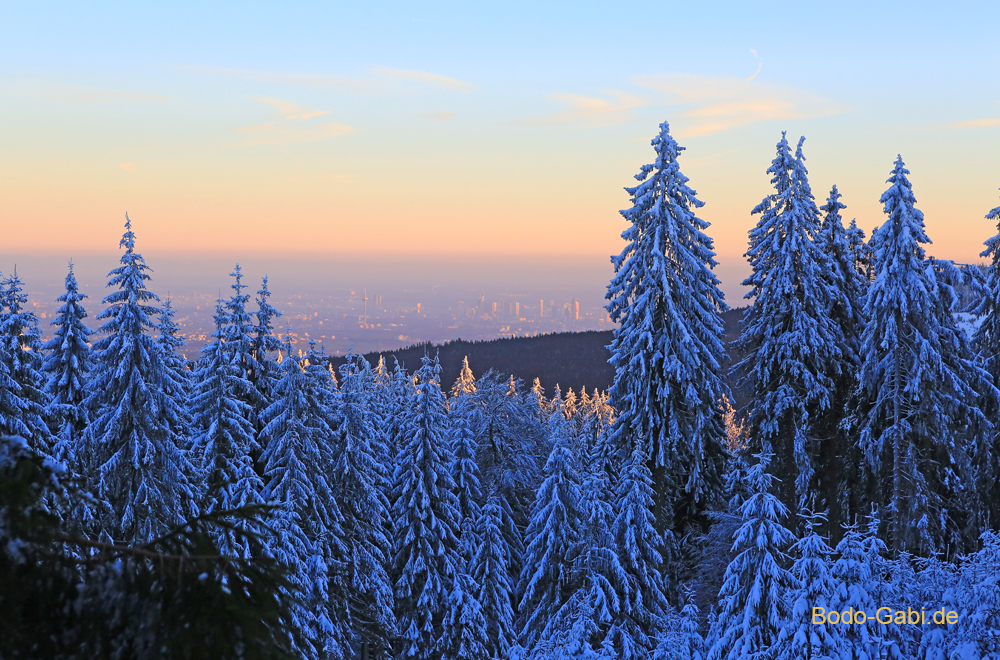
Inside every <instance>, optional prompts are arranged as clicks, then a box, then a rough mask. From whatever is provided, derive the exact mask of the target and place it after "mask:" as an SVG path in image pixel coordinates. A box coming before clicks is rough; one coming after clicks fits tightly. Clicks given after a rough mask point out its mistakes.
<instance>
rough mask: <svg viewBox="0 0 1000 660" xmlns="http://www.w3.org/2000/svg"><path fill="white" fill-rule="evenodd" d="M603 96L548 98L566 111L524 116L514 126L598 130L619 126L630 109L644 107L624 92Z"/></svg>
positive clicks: (642, 102)
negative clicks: (563, 106) (547, 126)
mask: <svg viewBox="0 0 1000 660" xmlns="http://www.w3.org/2000/svg"><path fill="white" fill-rule="evenodd" d="M604 94H605V95H606V96H607V97H609V98H602V97H599V96H584V95H582V94H552V95H550V96H549V98H550V99H552V100H553V101H558V102H560V103H564V104H566V105H568V106H569V107H570V109H569V110H567V111H565V112H557V113H555V114H551V115H542V116H540V117H528V118H527V119H522V120H520V121H518V122H517V123H518V124H528V125H535V126H546V125H565V126H577V127H585V128H601V127H604V126H614V125H616V124H623V123H625V122H627V121H628V120H629V119H630V118H631V115H630V113H629V111H630V110H632V109H634V108H641V107H642V106H644V105H648V103H647V101H646V100H644V99H642V98H640V97H638V96H635V95H633V94H627V93H625V92H604Z"/></svg>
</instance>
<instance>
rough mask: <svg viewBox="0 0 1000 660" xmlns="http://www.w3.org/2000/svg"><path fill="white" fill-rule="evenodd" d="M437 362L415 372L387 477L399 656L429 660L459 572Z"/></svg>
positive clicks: (454, 501) (455, 511)
mask: <svg viewBox="0 0 1000 660" xmlns="http://www.w3.org/2000/svg"><path fill="white" fill-rule="evenodd" d="M439 373H440V366H439V365H438V364H437V360H434V361H433V362H432V361H431V360H430V358H428V357H426V356H425V357H424V358H423V365H422V366H421V368H420V370H419V371H418V372H417V384H416V387H417V391H416V394H415V395H414V396H413V397H412V398H411V399H410V406H409V410H408V414H407V419H406V425H405V427H404V429H403V432H402V440H403V442H404V444H403V446H402V447H401V448H400V453H399V458H398V459H397V460H396V473H395V476H394V478H393V483H394V489H393V499H394V503H393V507H392V517H393V532H394V544H393V545H394V550H395V557H394V577H395V580H396V587H395V591H396V617H397V619H398V630H399V635H400V638H399V653H398V655H399V657H400V658H415V659H420V660H424V659H427V660H430V659H431V658H436V657H437V648H438V643H439V640H440V639H441V634H442V631H443V626H444V622H445V617H446V615H447V614H448V611H449V607H450V606H449V597H450V596H451V594H452V591H453V589H454V587H455V580H456V579H457V578H458V576H459V574H460V560H459V554H458V498H456V497H455V494H454V492H453V491H454V483H453V482H452V479H451V475H450V474H449V471H448V466H449V465H450V463H451V456H450V452H449V451H448V446H447V440H446V437H445V433H446V430H447V417H446V413H445V408H444V394H443V393H442V392H441V384H440V382H439Z"/></svg>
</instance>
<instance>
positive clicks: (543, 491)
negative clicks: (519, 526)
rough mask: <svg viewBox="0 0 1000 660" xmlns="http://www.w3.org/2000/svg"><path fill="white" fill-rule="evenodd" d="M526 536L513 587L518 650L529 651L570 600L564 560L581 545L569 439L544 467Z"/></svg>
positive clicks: (559, 444)
mask: <svg viewBox="0 0 1000 660" xmlns="http://www.w3.org/2000/svg"><path fill="white" fill-rule="evenodd" d="M544 474H545V480H544V481H543V482H542V485H541V486H540V487H539V489H538V494H537V495H536V497H535V504H534V506H533V507H532V509H531V519H530V521H529V522H528V528H527V530H526V531H525V536H524V541H525V550H524V564H523V565H524V568H523V570H522V572H521V579H520V583H519V585H518V593H519V594H520V595H521V596H520V603H519V605H518V611H519V612H520V618H519V621H518V628H519V629H520V637H521V640H522V644H523V645H524V646H525V647H526V648H529V649H530V648H531V647H532V646H534V645H535V644H536V643H537V642H538V641H539V638H541V637H543V636H544V635H545V633H546V632H547V631H548V629H549V624H550V622H551V620H552V618H553V617H554V616H555V614H556V613H557V612H558V611H559V610H560V608H562V607H563V606H564V605H566V603H567V602H568V600H569V598H570V596H571V595H572V590H571V588H570V584H571V582H572V578H571V577H570V575H569V573H570V564H569V560H570V557H571V553H572V552H573V551H574V549H575V548H576V547H577V544H578V543H579V542H580V540H581V524H582V521H581V515H580V476H579V473H578V471H577V467H576V457H575V456H574V455H573V452H572V450H571V448H570V443H569V439H568V438H567V437H566V436H565V435H560V436H559V437H557V438H556V440H555V446H554V447H553V448H552V452H551V453H550V454H549V459H548V461H547V462H546V464H545V471H544Z"/></svg>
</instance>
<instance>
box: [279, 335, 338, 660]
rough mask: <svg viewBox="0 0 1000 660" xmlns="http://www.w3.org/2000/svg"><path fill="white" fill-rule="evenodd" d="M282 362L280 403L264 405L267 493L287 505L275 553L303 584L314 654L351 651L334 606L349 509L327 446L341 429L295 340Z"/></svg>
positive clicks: (303, 611)
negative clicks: (338, 491) (332, 421)
mask: <svg viewBox="0 0 1000 660" xmlns="http://www.w3.org/2000/svg"><path fill="white" fill-rule="evenodd" d="M285 350H286V355H285V356H284V360H283V361H282V363H281V372H280V376H281V377H280V380H278V382H277V384H276V385H275V388H274V403H272V404H271V405H270V406H268V408H267V410H265V411H264V414H263V420H264V422H265V426H264V438H265V440H266V448H265V450H264V454H263V456H262V460H263V462H264V466H265V467H264V479H265V486H264V499H265V501H267V502H269V503H274V504H277V505H278V506H279V507H280V510H279V512H278V514H277V516H276V517H277V520H276V524H275V539H274V545H273V549H274V553H275V557H276V558H277V559H278V560H279V561H281V562H282V563H284V564H287V565H288V566H289V567H290V568H291V570H292V573H291V580H292V582H293V584H294V585H295V587H296V588H297V590H298V599H297V603H296V606H295V610H294V611H295V624H296V626H297V628H298V629H299V631H300V632H301V633H302V634H303V636H304V637H305V640H306V641H305V643H304V646H303V648H302V649H301V650H302V652H303V653H304V654H305V655H306V656H307V657H310V658H313V657H315V658H322V657H326V656H325V654H328V653H333V654H335V655H336V654H339V653H343V652H344V649H345V647H346V637H347V634H346V630H345V628H346V627H347V624H348V622H347V621H345V620H344V619H342V618H341V617H340V616H338V613H337V612H334V611H332V609H331V605H332V602H331V591H333V592H334V593H335V594H339V593H342V590H340V589H339V587H340V586H341V585H340V584H339V583H336V582H334V583H333V584H331V581H329V580H328V579H327V576H328V575H329V574H330V572H331V569H332V568H333V567H334V566H335V565H336V564H337V563H338V562H340V561H342V560H343V557H344V554H345V552H344V548H343V529H342V524H343V517H342V515H341V512H340V509H339V507H338V506H337V501H336V499H335V498H334V497H333V491H332V489H331V487H330V475H331V473H332V466H331V465H330V464H329V462H328V460H326V459H327V456H328V453H327V452H326V451H324V448H325V447H327V446H328V443H329V441H330V439H331V438H332V437H333V430H332V429H331V428H330V427H329V425H328V424H327V419H326V414H327V411H326V409H325V408H324V403H325V402H324V399H323V398H322V397H320V396H317V392H316V391H315V390H314V388H313V387H312V383H311V382H310V378H309V376H308V374H306V372H305V371H304V370H303V367H302V363H301V362H300V360H299V358H298V357H296V356H295V355H294V354H293V352H292V348H291V345H290V344H287V345H286V349H285Z"/></svg>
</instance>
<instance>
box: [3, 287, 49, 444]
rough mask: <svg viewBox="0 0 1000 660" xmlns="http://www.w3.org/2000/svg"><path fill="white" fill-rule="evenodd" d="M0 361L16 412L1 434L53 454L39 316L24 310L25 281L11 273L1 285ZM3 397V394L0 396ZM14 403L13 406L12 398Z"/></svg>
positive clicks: (26, 299)
mask: <svg viewBox="0 0 1000 660" xmlns="http://www.w3.org/2000/svg"><path fill="white" fill-rule="evenodd" d="M0 291H2V293H0V299H2V300H3V304H2V305H0V360H3V361H4V363H5V364H4V370H5V371H6V372H7V375H8V377H9V378H10V379H11V381H13V384H12V387H11V388H10V394H8V396H10V397H11V399H10V401H11V406H12V408H16V409H19V410H20V412H19V413H16V414H15V415H14V416H13V417H16V421H13V423H12V424H11V422H8V424H11V428H9V429H0V432H6V433H8V434H17V435H23V436H24V438H25V439H26V440H27V441H28V444H29V445H30V446H31V448H32V449H34V450H35V451H37V452H40V453H41V454H43V455H49V454H51V452H52V446H51V444H52V436H51V433H50V430H49V427H48V424H47V421H46V405H47V404H48V397H47V396H46V394H45V383H46V380H47V379H46V378H45V376H44V375H43V374H42V352H41V348H42V341H41V333H40V332H39V330H38V317H37V316H35V313H34V312H29V311H28V310H27V309H26V306H27V304H28V295H27V294H26V293H24V282H23V281H22V280H21V278H20V277H18V275H17V270H16V269H15V270H14V274H13V275H11V276H10V277H8V278H7V279H5V280H3V282H2V283H0ZM0 396H2V395H0ZM15 398H16V399H17V403H14V399H15Z"/></svg>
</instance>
